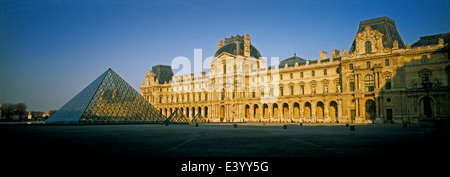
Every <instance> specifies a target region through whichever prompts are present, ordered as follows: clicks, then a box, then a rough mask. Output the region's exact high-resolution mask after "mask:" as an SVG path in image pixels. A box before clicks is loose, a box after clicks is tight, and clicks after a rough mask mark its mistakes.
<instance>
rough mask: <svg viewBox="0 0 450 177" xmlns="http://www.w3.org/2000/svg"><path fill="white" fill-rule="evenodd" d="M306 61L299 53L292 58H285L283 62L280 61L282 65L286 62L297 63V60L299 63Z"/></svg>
mask: <svg viewBox="0 0 450 177" xmlns="http://www.w3.org/2000/svg"><path fill="white" fill-rule="evenodd" d="M305 61H306V60H305V59H303V58H300V57H298V56H297V54H296V53H294V56H292V57H290V58H288V59H285V60H283V61H281V62H280V65H284V64H294V63H297V62H298V63H302V62H305Z"/></svg>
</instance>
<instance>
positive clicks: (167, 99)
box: [141, 17, 450, 123]
mask: <svg viewBox="0 0 450 177" xmlns="http://www.w3.org/2000/svg"><path fill="white" fill-rule="evenodd" d="M449 41H450V33H445V34H436V35H430V36H424V37H420V39H419V40H418V41H417V42H415V43H413V44H405V43H404V42H403V40H402V38H401V36H400V34H399V32H398V30H397V28H396V24H395V22H394V21H393V20H391V19H389V18H388V17H380V18H375V19H369V20H365V21H361V22H360V25H359V29H358V32H357V34H356V35H355V36H354V40H353V43H352V44H351V46H350V48H349V50H347V49H345V48H343V49H342V50H337V49H332V50H331V56H330V55H329V54H328V53H327V52H325V51H320V58H319V59H316V60H306V59H303V58H301V57H299V56H297V55H296V54H294V56H292V57H290V58H287V59H284V60H281V62H280V63H279V65H275V66H268V64H267V63H268V62H267V61H266V60H263V58H262V55H261V54H260V52H259V51H258V49H257V48H256V47H254V46H253V45H252V44H251V42H250V35H249V34H245V35H243V36H240V35H237V36H231V37H230V38H225V41H222V40H220V41H219V42H218V49H217V51H216V52H215V54H214V59H213V60H212V61H211V62H210V64H211V69H210V73H209V74H206V73H205V72H201V73H200V74H199V76H194V74H187V75H178V76H177V75H175V76H174V75H173V71H172V69H171V67H170V66H164V65H157V66H153V67H152V70H151V71H148V72H147V73H146V74H145V80H144V81H143V83H142V86H141V94H142V96H143V97H144V98H145V99H146V100H148V101H149V102H150V103H151V104H152V105H153V106H154V107H155V108H156V109H157V110H159V111H160V112H161V113H162V114H163V115H165V116H166V117H169V116H170V115H171V113H172V112H174V111H175V110H176V109H179V111H181V112H182V113H183V114H184V115H185V116H186V117H188V118H190V119H193V118H194V117H196V116H197V117H199V116H200V117H204V118H205V119H207V120H208V121H211V122H319V123H320V122H330V123H333V122H334V123H335V122H339V123H389V122H390V123H392V122H393V123H404V122H408V123H418V122H419V121H420V120H422V119H424V118H434V119H447V118H448V117H449V116H450V109H449V107H450V93H449V90H450V86H449V82H450V59H449V55H450V52H449V51H450V46H449V43H448V42H449Z"/></svg>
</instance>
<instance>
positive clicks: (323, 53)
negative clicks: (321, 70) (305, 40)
mask: <svg viewBox="0 0 450 177" xmlns="http://www.w3.org/2000/svg"><path fill="white" fill-rule="evenodd" d="M319 53H320V59H325V58H328V57H327V54H328V53H327V52H325V51H319Z"/></svg>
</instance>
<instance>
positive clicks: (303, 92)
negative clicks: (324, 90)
mask: <svg viewBox="0 0 450 177" xmlns="http://www.w3.org/2000/svg"><path fill="white" fill-rule="evenodd" d="M300 91H301V94H302V95H304V94H305V85H300Z"/></svg>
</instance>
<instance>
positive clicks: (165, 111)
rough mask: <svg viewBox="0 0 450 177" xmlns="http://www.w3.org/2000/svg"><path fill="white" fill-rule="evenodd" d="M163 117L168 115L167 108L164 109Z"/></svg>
mask: <svg viewBox="0 0 450 177" xmlns="http://www.w3.org/2000/svg"><path fill="white" fill-rule="evenodd" d="M164 116H166V117H169V115H168V114H167V108H164Z"/></svg>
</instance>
